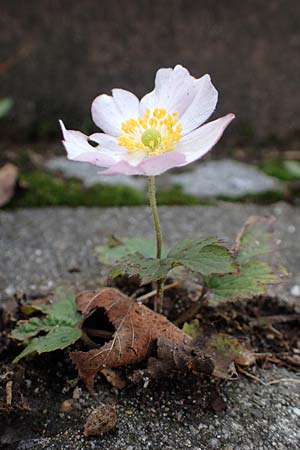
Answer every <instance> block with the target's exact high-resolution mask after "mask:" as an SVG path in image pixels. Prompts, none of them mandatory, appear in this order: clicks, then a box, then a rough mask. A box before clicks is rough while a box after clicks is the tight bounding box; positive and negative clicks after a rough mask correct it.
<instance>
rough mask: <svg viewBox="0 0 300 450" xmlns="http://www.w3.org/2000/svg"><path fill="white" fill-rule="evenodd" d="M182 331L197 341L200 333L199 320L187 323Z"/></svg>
mask: <svg viewBox="0 0 300 450" xmlns="http://www.w3.org/2000/svg"><path fill="white" fill-rule="evenodd" d="M182 330H183V331H184V332H185V333H186V334H188V335H189V336H191V337H192V338H193V339H195V338H196V337H197V336H198V333H199V320H198V319H195V320H192V322H189V323H188V322H185V323H184V325H183V327H182Z"/></svg>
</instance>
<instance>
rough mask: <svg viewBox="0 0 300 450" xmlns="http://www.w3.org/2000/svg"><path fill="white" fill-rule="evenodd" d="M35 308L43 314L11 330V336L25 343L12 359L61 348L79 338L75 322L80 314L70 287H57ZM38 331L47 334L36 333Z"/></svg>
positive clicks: (78, 328)
mask: <svg viewBox="0 0 300 450" xmlns="http://www.w3.org/2000/svg"><path fill="white" fill-rule="evenodd" d="M39 310H40V311H42V312H43V313H44V314H45V315H44V316H43V317H33V318H31V319H29V320H27V321H22V323H21V324H20V325H19V326H18V327H17V328H16V329H15V330H13V332H12V337H13V338H15V339H17V340H19V341H22V342H23V343H24V344H27V346H26V348H25V349H24V350H23V351H22V352H21V354H20V355H18V356H17V357H16V358H15V360H14V362H18V361H19V360H20V359H21V358H24V357H25V356H27V355H29V354H31V353H44V352H50V351H53V350H57V349H59V348H61V349H63V348H65V347H67V346H68V345H71V344H73V343H74V342H75V341H76V340H77V339H79V338H80V337H81V330H80V327H79V323H80V321H81V318H82V316H81V314H80V313H79V312H78V311H77V309H76V294H75V291H74V290H73V289H70V288H63V287H61V288H57V289H56V291H55V294H54V299H53V303H52V304H47V303H45V304H41V305H39ZM40 332H44V333H47V334H45V335H44V336H40V337H39V336H38V335H39V333H40Z"/></svg>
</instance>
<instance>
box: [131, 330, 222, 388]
mask: <svg viewBox="0 0 300 450" xmlns="http://www.w3.org/2000/svg"><path fill="white" fill-rule="evenodd" d="M213 370H214V363H213V361H212V359H211V358H210V357H209V356H206V355H205V354H204V353H203V351H201V350H200V349H197V348H196V347H195V346H194V345H193V344H192V342H189V343H185V342H181V343H178V342H175V341H174V340H171V339H167V338H165V337H159V338H158V339H157V357H152V356H151V357H150V358H149V359H148V364H147V368H146V369H145V370H138V371H136V372H135V373H134V374H133V376H132V381H133V382H135V383H138V382H140V381H141V380H142V379H143V378H144V377H150V378H161V377H165V376H172V375H173V374H174V373H181V374H186V373H188V372H192V373H193V374H194V375H199V374H200V373H203V374H206V375H211V374H212V373H213Z"/></svg>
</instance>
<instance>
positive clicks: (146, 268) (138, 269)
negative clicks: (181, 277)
mask: <svg viewBox="0 0 300 450" xmlns="http://www.w3.org/2000/svg"><path fill="white" fill-rule="evenodd" d="M172 263H173V261H172V260H171V259H169V258H164V259H157V258H145V257H144V256H143V255H141V254H140V253H134V254H132V255H128V256H125V257H124V258H121V259H120V261H119V262H118V265H117V266H116V267H115V268H114V270H113V272H112V277H113V278H115V277H117V276H118V275H122V274H127V275H128V276H130V277H132V276H137V277H139V279H140V282H141V285H143V284H147V283H150V282H151V281H157V280H160V279H162V278H165V277H166V276H167V274H168V272H169V270H170V269H171V268H172Z"/></svg>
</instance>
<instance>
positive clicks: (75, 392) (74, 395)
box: [72, 386, 82, 400]
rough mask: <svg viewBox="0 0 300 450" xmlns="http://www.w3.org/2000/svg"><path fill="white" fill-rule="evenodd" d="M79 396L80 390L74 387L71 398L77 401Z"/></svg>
mask: <svg viewBox="0 0 300 450" xmlns="http://www.w3.org/2000/svg"><path fill="white" fill-rule="evenodd" d="M81 394H82V390H81V389H80V388H79V387H78V386H76V388H75V389H74V391H73V395H72V397H73V399H74V400H79V399H80V397H81Z"/></svg>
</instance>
